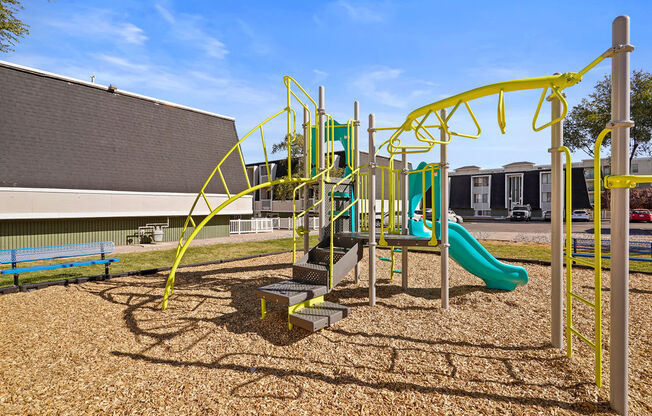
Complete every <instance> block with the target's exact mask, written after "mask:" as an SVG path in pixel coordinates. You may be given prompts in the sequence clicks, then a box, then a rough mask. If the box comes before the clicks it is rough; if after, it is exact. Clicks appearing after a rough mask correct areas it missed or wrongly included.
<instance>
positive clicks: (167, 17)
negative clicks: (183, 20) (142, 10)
mask: <svg viewBox="0 0 652 416" xmlns="http://www.w3.org/2000/svg"><path fill="white" fill-rule="evenodd" d="M154 8H155V9H156V11H157V12H158V13H159V14H160V15H161V17H162V18H163V19H164V20H165V21H167V22H168V23H170V24H174V22H175V19H174V16H173V15H172V13H170V11H169V10H168V9H166V8H165V7H163V6H161V5H160V4H156V5H154Z"/></svg>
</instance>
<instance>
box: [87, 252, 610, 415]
mask: <svg viewBox="0 0 652 416" xmlns="http://www.w3.org/2000/svg"><path fill="white" fill-rule="evenodd" d="M291 266H292V265H291V264H290V263H281V264H268V265H260V266H238V267H223V268H219V269H213V270H207V271H192V272H181V273H179V274H178V278H177V282H176V284H175V286H176V287H175V293H174V296H173V297H172V298H171V303H170V310H168V311H166V312H163V311H160V304H161V300H162V293H163V286H164V278H165V275H164V274H162V273H161V274H159V275H156V276H152V277H148V278H147V279H143V280H139V281H133V280H132V281H129V282H118V281H113V280H111V281H105V282H102V285H103V288H102V289H101V290H99V291H98V290H93V289H94V288H98V286H95V285H93V286H86V287H84V288H83V289H81V288H80V290H85V291H88V292H89V293H92V294H95V295H97V296H99V297H101V298H102V299H105V300H106V301H109V302H112V303H115V304H119V305H123V306H125V307H126V308H125V309H124V311H123V319H124V321H125V323H126V325H127V327H128V328H129V330H130V331H131V332H132V333H133V334H134V335H136V336H137V338H142V339H143V340H146V341H144V342H143V344H144V345H143V346H144V348H143V350H141V351H140V352H138V353H136V352H129V351H128V352H124V351H113V352H112V354H113V355H114V356H116V357H127V358H130V359H133V360H141V361H145V362H149V363H152V364H163V365H171V366H175V367H198V368H209V369H213V370H233V371H238V372H242V373H248V374H252V373H253V372H255V373H256V375H257V376H258V377H256V378H255V379H254V380H253V381H251V380H249V381H247V382H245V383H243V384H241V385H238V386H235V387H233V388H231V390H230V394H231V395H233V396H239V395H241V393H240V391H242V390H243V389H244V388H245V387H246V386H247V385H248V384H251V383H255V382H258V381H260V380H262V379H265V378H267V377H279V378H283V379H285V380H287V381H288V382H290V383H293V384H296V389H295V390H294V392H293V393H292V394H289V393H288V395H286V396H283V397H277V395H262V396H261V397H266V398H276V399H298V398H300V397H301V396H302V395H303V394H304V390H303V388H302V387H301V386H300V385H299V384H297V383H296V378H295V377H297V376H298V377H305V378H310V379H314V380H318V381H321V382H324V383H328V384H332V385H335V386H340V385H343V384H349V385H356V386H360V387H366V388H372V389H378V390H389V391H396V392H404V391H405V392H407V391H419V392H421V393H433V394H445V395H454V396H459V397H465V398H471V399H487V400H492V401H497V402H506V403H514V404H519V405H528V406H533V407H537V408H538V407H542V406H543V407H549V408H561V409H568V410H573V411H576V412H578V413H581V414H593V413H596V412H607V411H609V404H608V403H607V402H599V403H595V402H592V401H583V402H565V401H562V400H555V399H548V398H545V397H522V396H517V397H513V396H509V395H505V394H500V393H487V392H478V391H472V390H465V389H463V388H447V387H439V386H430V385H421V384H418V383H414V382H407V381H369V380H368V379H364V378H358V377H356V376H355V374H353V375H352V374H334V375H330V374H324V373H322V372H319V371H313V370H308V369H300V368H301V367H302V366H301V365H300V362H302V361H304V360H305V358H303V357H301V358H292V357H286V356H283V357H277V358H279V359H283V360H285V361H287V360H290V361H292V360H294V361H297V363H298V364H297V368H290V369H288V368H276V367H274V366H257V367H256V368H252V367H250V366H247V365H241V364H237V363H232V362H226V361H231V359H232V358H233V357H241V356H247V355H255V354H251V353H247V352H243V353H235V354H234V353H231V354H224V355H222V356H220V357H219V358H217V359H215V360H213V361H209V362H206V361H199V360H197V361H194V360H183V359H181V360H180V359H165V358H157V357H151V356H148V355H146V353H147V352H148V351H150V350H151V349H153V348H155V347H157V346H165V345H166V344H168V343H170V342H172V341H173V340H174V339H175V338H177V337H185V338H187V336H188V334H189V333H192V332H193V331H197V330H198V329H199V327H200V324H201V323H210V324H212V325H214V326H215V327H224V328H225V329H226V330H228V331H230V332H232V333H236V334H249V335H252V334H255V335H257V336H259V337H260V338H262V339H264V340H265V341H267V342H269V343H270V344H273V345H275V346H289V345H292V344H294V343H296V342H297V341H299V340H301V339H304V338H306V337H308V336H311V335H313V334H310V333H308V332H306V331H302V330H293V331H287V329H286V327H285V325H284V317H285V314H286V313H287V309H286V308H285V307H283V306H275V307H274V306H273V304H268V305H269V306H270V308H269V310H268V317H267V318H266V319H264V320H261V319H260V309H259V306H258V305H259V303H258V299H257V298H256V296H255V295H254V290H255V289H256V288H258V287H260V286H263V285H267V284H270V283H274V282H277V281H281V280H285V279H287V278H289V277H290V275H291ZM252 271H260V272H273V271H278V273H275V274H274V273H270V274H265V273H262V274H263V275H262V276H260V277H252V276H245V277H242V278H239V277H237V274H238V273H246V272H252ZM154 279H156V280H154ZM379 283H380V284H379V286H378V288H377V297H378V299H379V301H378V304H380V305H382V306H383V307H387V308H395V309H419V310H430V309H437V307H435V306H433V307H432V308H424V307H418V306H405V307H398V306H396V305H392V304H389V303H388V302H383V301H382V300H384V299H390V298H392V297H393V296H397V295H401V294H403V293H404V292H403V289H402V288H401V287H400V286H398V285H395V284H387V283H389V280H387V281H386V282H385V281H381V282H379ZM195 290H201V291H202V293H197V294H193V293H192V292H193V291H195ZM478 291H480V292H485V293H492V294H496V293H502V291H496V290H490V289H487V288H485V287H484V286H475V285H463V286H456V287H453V288H451V291H450V297H451V298H456V297H461V296H464V295H467V294H469V293H473V292H478ZM407 294H408V295H409V296H415V297H420V298H424V299H439V297H440V291H439V289H438V288H410V289H408V290H407ZM367 296H368V288H366V287H360V286H354V284H353V283H352V282H351V281H347V282H344V284H342V285H341V287H339V288H338V289H337V290H336V291H334V292H332V293H331V294H330V295H329V297H332V299H333V300H334V301H336V302H340V303H342V304H345V305H347V306H362V305H367V302H366V301H364V302H358V301H357V300H358V299H361V298H362V299H366V297H367ZM210 300H217V301H227V302H228V304H226V305H225V306H227V307H229V308H233V309H235V311H234V312H230V313H225V314H219V315H216V316H212V317H196V316H192V315H191V314H189V313H188V312H193V311H196V310H197V309H198V308H200V307H201V306H202V305H204V303H205V302H207V301H210ZM175 309H176V310H175ZM144 310H150V311H156V313H157V314H161V315H163V316H162V320H165V319H166V318H167V319H170V321H171V322H170V323H167V324H163V325H160V326H154V327H146V328H145V325H148V324H150V323H151V320H148V319H145V320H143V321H141V320H139V318H138V315H139V314H140V313H141V312H143V311H144ZM176 312H181V313H176ZM279 321H280V322H279ZM203 333H204V335H201V334H199V335H198V336H197V338H196V339H194V340H193V341H192V342H190V343H189V344H188V343H185V344H186V345H185V347H183V348H181V349H176V351H177V352H182V351H189V350H191V349H192V348H193V347H194V346H195V345H197V344H198V343H199V342H201V341H202V340H203V339H204V338H206V337H207V336H208V334H207V333H206V331H203ZM208 333H210V332H208ZM333 335H336V336H337V337H343V338H344V339H335V337H333ZM315 336H323V337H325V338H326V339H327V340H328V341H329V342H331V343H333V344H337V343H343V344H347V345H350V346H361V347H374V346H376V347H379V348H392V350H393V355H392V356H393V357H394V358H393V359H392V364H390V366H389V368H388V369H387V370H384V371H386V372H387V373H390V374H392V373H393V372H394V364H393V362H394V360H395V357H396V356H397V355H398V354H399V353H400V351H404V352H407V353H409V352H416V351H419V352H420V353H426V354H432V355H433V356H434V355H437V354H440V355H442V357H443V359H444V360H445V362H446V363H448V364H447V366H446V367H447V368H444V369H443V370H442V371H438V370H435V373H436V374H438V375H441V376H445V377H450V378H455V377H456V375H457V372H458V370H457V368H456V366H455V364H454V361H453V358H454V357H467V358H487V359H491V360H496V361H499V362H502V363H503V365H504V367H505V369H506V371H507V373H508V374H509V375H510V377H511V379H512V380H511V381H504V382H503V381H501V383H504V384H505V385H509V386H523V387H524V388H532V387H536V388H542V389H545V388H546V387H552V388H562V386H560V385H558V384H553V383H548V382H544V383H531V382H527V381H524V380H523V379H522V377H521V376H520V375H519V373H518V372H517V371H515V370H514V367H513V361H514V362H515V361H524V360H525V361H528V360H532V361H548V362H553V365H561V366H565V365H566V364H564V363H563V361H561V362H560V360H558V359H557V358H554V357H553V358H550V357H538V356H536V354H530V355H526V356H520V357H503V356H500V353H498V354H496V353H492V351H522V352H523V351H524V352H527V351H532V352H533V353H534V352H536V351H541V350H545V349H548V348H550V346H548V345H535V346H502V345H494V344H489V343H482V344H473V343H469V342H464V341H451V340H436V341H433V340H426V339H417V338H412V337H407V336H401V335H388V334H382V333H376V332H370V333H368V332H351V331H346V330H343V329H338V328H331V329H329V331H326V332H320V333H319V335H315ZM360 338H362V339H363V340H360ZM383 339H391V340H400V341H404V342H409V343H412V344H414V345H415V346H414V347H405V348H399V347H395V346H391V347H390V346H388V345H386V344H384V343H383V342H382V340H383ZM152 341H153V342H152ZM379 341H380V342H379ZM419 345H423V346H446V347H451V348H446V349H447V351H432V350H428V349H425V348H420V347H419ZM175 347H178V345H175ZM453 347H460V348H470V349H473V348H480V349H482V350H483V354H482V355H477V354H471V353H465V352H464V351H462V352H458V351H455V348H453ZM451 349H452V350H453V351H450V350H451ZM485 351H486V354H485V353H484V352H485ZM270 358H274V357H270ZM555 360H556V361H555ZM320 364H330V365H335V364H331V363H320ZM337 366H338V367H342V366H341V365H337ZM346 367H350V368H353V369H359V370H362V369H366V366H364V365H350V366H346ZM374 370H377V369H374ZM403 372H404V371H403ZM415 375H416V373H415ZM470 381H477V382H482V380H470ZM589 385H591V383H590V382H586V383H576V384H571V385H567V386H563V388H564V389H566V390H573V389H582V388H584V387H586V386H589ZM247 397H249V396H247Z"/></svg>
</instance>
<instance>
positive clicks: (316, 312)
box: [290, 302, 349, 332]
mask: <svg viewBox="0 0 652 416" xmlns="http://www.w3.org/2000/svg"><path fill="white" fill-rule="evenodd" d="M348 315H349V308H348V307H347V306H344V305H338V304H337V303H333V302H323V303H320V304H319V305H315V306H311V307H308V308H303V309H300V310H298V311H296V312H295V313H293V314H291V315H290V323H291V324H292V325H295V326H298V327H300V328H303V329H305V330H308V331H312V332H314V331H318V330H320V329H322V328H326V327H327V326H331V325H333V324H334V323H335V322H337V321H339V320H341V319H344V318H346V317H347V316H348Z"/></svg>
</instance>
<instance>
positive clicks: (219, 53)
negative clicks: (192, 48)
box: [199, 35, 229, 59]
mask: <svg viewBox="0 0 652 416" xmlns="http://www.w3.org/2000/svg"><path fill="white" fill-rule="evenodd" d="M199 40H200V41H201V42H203V44H202V45H201V47H202V49H204V51H205V52H206V55H208V56H211V57H213V58H217V59H223V58H224V57H225V56H226V54H227V53H229V51H228V50H227V49H226V45H224V44H223V43H222V42H220V41H219V40H217V39H215V38H213V37H210V36H205V35H202V36H200V37H199Z"/></svg>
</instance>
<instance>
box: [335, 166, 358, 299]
mask: <svg viewBox="0 0 652 416" xmlns="http://www.w3.org/2000/svg"><path fill="white" fill-rule="evenodd" d="M363 167H364V166H360V167H358V168H356V169H355V170H354V171H352V172H351V173H349V174H348V175H346V176H345V177H343V178H342V179H340V180H339V181H338V182H336V183H335V184H334V185H333V187H332V188H331V191H330V194H331V212H330V227H329V228H330V230H329V231H330V256H329V263H330V268H329V273H328V275H329V285H328V288H329V289H332V288H333V265H334V262H333V244H334V233H333V226H334V225H335V221H336V220H337V219H338V218H339V217H341V216H342V214H344V213H345V212H346V211H348V210H350V209H351V208H352V207H353V206H354V205H355V204H357V203H358V202H359V201H360V195H356V196H355V198H354V199H353V201H351V203H349V204H348V205H347V206H346V207H345V208H342V209H341V210H340V211H339V212H338V213H337V214H335V211H334V208H335V190H336V189H337V187H338V186H339V185H341V184H342V183H343V182H344V181H347V180H350V179H351V178H352V177H353V176H354V175H357V174H358V173H359V172H360V169H362V168H363Z"/></svg>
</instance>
